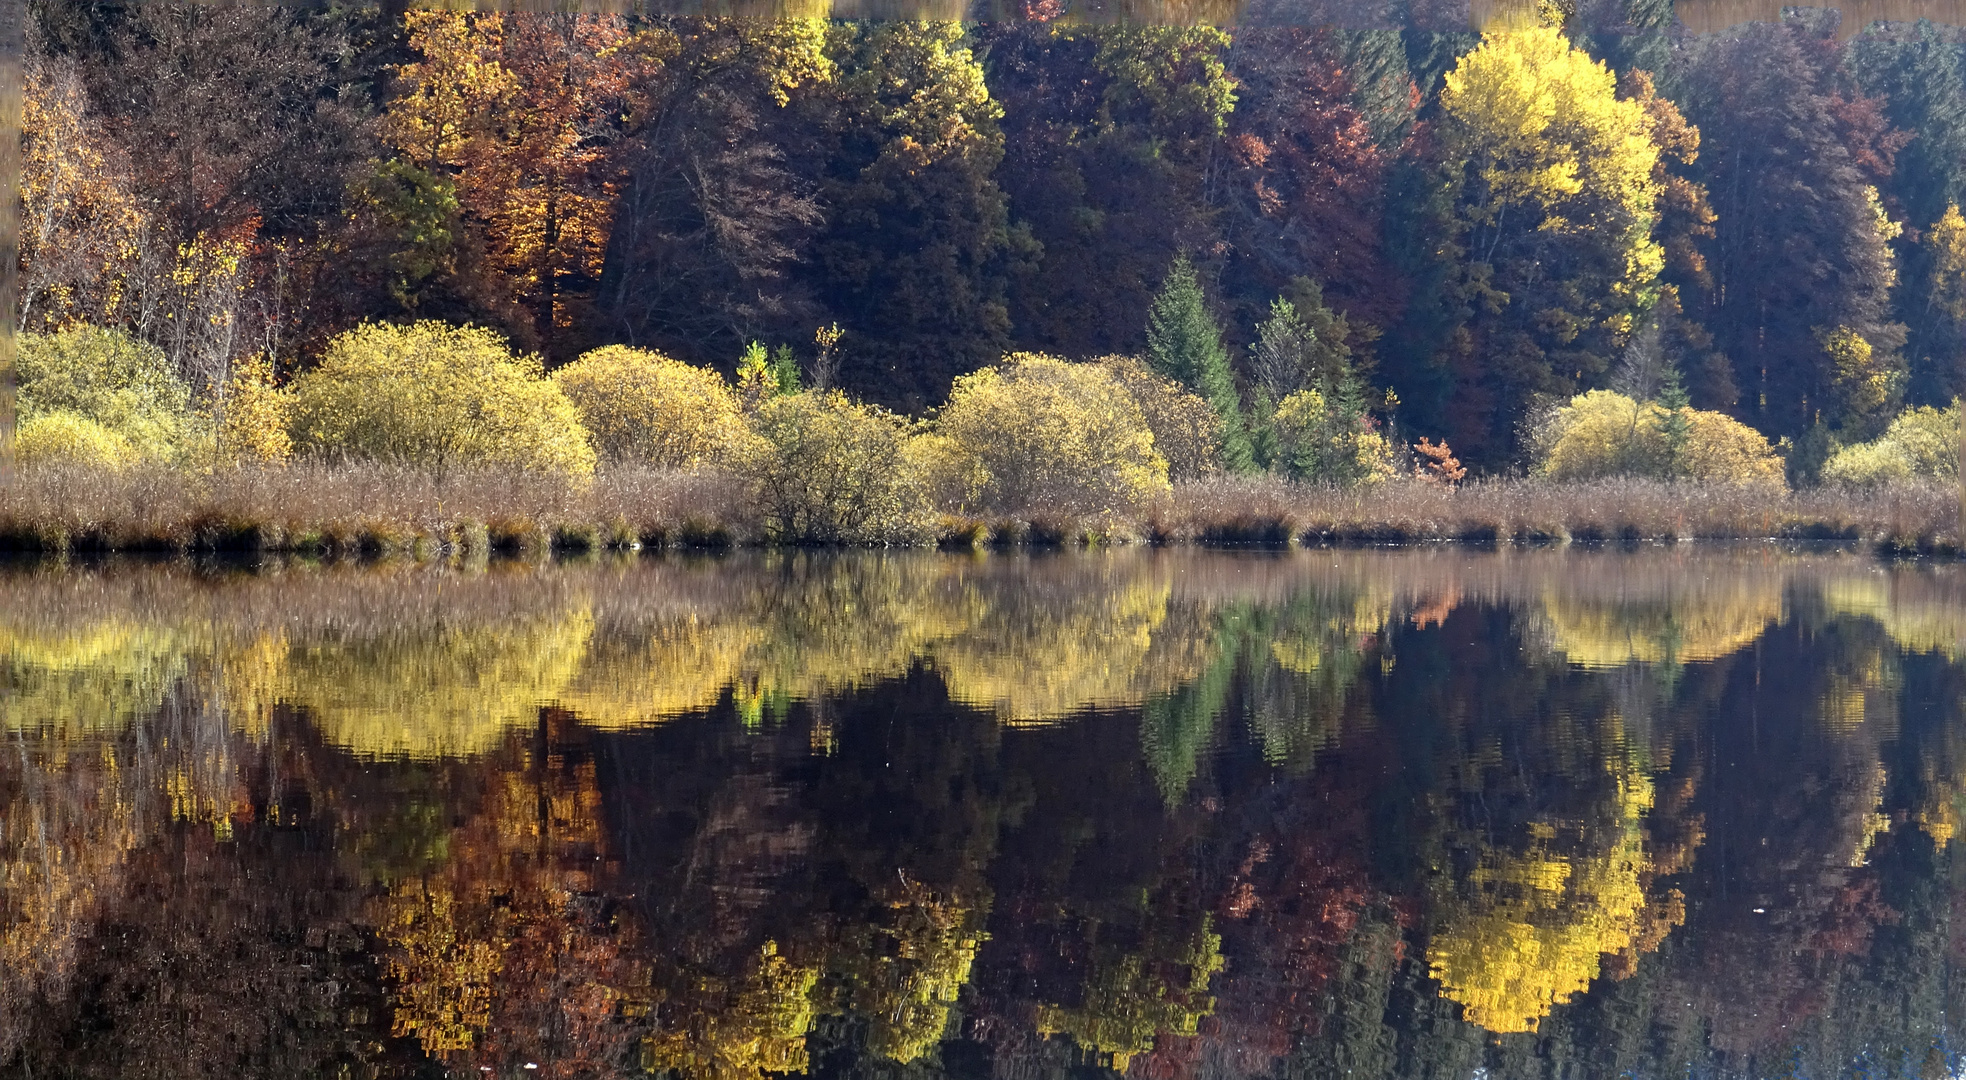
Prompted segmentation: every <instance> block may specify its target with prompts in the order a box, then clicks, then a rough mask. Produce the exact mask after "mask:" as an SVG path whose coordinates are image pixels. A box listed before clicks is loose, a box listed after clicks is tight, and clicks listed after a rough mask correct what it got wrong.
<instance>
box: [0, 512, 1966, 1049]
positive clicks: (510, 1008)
mask: <svg viewBox="0 0 1966 1080" xmlns="http://www.w3.org/2000/svg"><path fill="white" fill-rule="evenodd" d="M0 656H4V662H3V663H0V736H4V740H5V744H4V747H0V1073H4V1074H5V1075H8V1076H22V1077H29V1076H31V1077H48V1076H77V1077H94V1076H102V1077H118V1078H130V1077H179V1076H210V1077H227V1078H237V1077H303V1076H305V1077H316V1076H318V1077H347V1078H364V1077H376V1078H379V1077H438V1076H457V1077H486V1076H496V1077H588V1076H595V1077H599V1076H617V1075H619V1076H633V1075H646V1074H648V1073H649V1072H655V1073H668V1074H670V1075H673V1076H676V1077H679V1078H682V1080H741V1078H747V1077H761V1076H763V1075H765V1074H767V1073H794V1074H798V1073H810V1074H812V1075H815V1076H827V1077H846V1076H853V1077H869V1078H874V1077H879V1078H883V1080H930V1078H937V1077H951V1078H976V1080H982V1078H1001V1080H1040V1078H1057V1080H1067V1078H1070V1080H1094V1078H1097V1077H1100V1076H1110V1075H1113V1073H1115V1072H1118V1073H1124V1074H1125V1075H1127V1076H1130V1077H1137V1078H1156V1080H1158V1078H1170V1080H1171V1078H1177V1077H1291V1078H1298V1077H1303V1078H1313V1077H1316V1078H1322V1077H1340V1076H1344V1077H1374V1078H1377V1077H1401V1078H1406V1077H1413V1078H1419V1077H1429V1078H1449V1077H1452V1078H1462V1080H1466V1078H1474V1077H1488V1078H1499V1077H1530V1076H1535V1077H1617V1076H1627V1075H1628V1076H1634V1077H1684V1076H1702V1077H1705V1076H1713V1077H1734V1076H1741V1077H1747V1076H1756V1077H1764V1076H1765V1077H1774V1076H1810V1077H1830V1076H1845V1075H1849V1076H1866V1077H1878V1076H1905V1077H1937V1076H1946V1075H1952V1074H1953V1073H1954V1070H1955V1069H1956V1068H1957V1067H1958V1066H1959V1065H1960V1064H1961V1060H1962V1055H1966V964H1962V966H1961V967H1960V968H1954V967H1953V962H1954V960H1955V959H1966V910H1962V905H1966V858H1963V859H1962V861H1961V862H1960V863H1954V862H1953V861H1952V859H1951V855H1952V854H1953V853H1954V852H1957V851H1959V850H1960V849H1959V848H1958V847H1956V846H1955V842H1956V841H1957V840H1959V836H1958V832H1959V828H1960V822H1961V815H1962V812H1966V802H1962V800H1963V799H1966V567H1962V566H1957V565H1954V566H1930V565H1920V564H1897V565H1885V564H1879V563H1877V562H1875V561H1873V560H1870V559H1867V558H1863V557H1858V556H1854V555H1849V554H1839V553H1835V552H1810V551H1803V550H1795V549H1786V548H1780V547H1773V546H1766V545H1754V546H1744V547H1739V548H1724V547H1693V546H1690V545H1681V546H1677V547H1664V548H1643V549H1639V550H1634V551H1615V550H1604V551H1587V550H1575V549H1573V550H1569V551H1556V550H1550V551H1526V552H1525V551H1503V552H1500V553H1483V552H1478V551H1468V550H1465V549H1442V550H1438V551H1407V552H1375V551H1323V550H1309V551H1290V552H1268V553H1261V552H1210V551H1198V550H1171V551H1151V550H1120V551H1113V552H1092V553H1060V554H1040V555H1019V554H989V555H977V556H970V555H946V554H932V553H905V554H881V553H842V554H826V553H797V552H792V553H772V554H765V553H739V554H732V555H728V556H723V557H701V558H695V557H681V556H660V557H653V556H640V557H633V556H630V557H624V558H619V559H596V560H593V561H587V562H563V563H545V564H521V563H498V562H494V563H491V564H489V565H486V564H484V563H482V562H481V563H479V564H476V565H427V564H426V565H419V564H411V563H407V562H406V563H402V564H387V563H385V564H377V565H361V566H357V565H314V564H307V563H300V562H294V563H273V564H268V565H263V566H256V567H250V568H247V567H240V566H234V565H225V566H198V565H192V564H188V563H144V562H117V561H112V562H107V563H102V564H79V563H78V564H63V565H14V566H12V567H11V568H5V569H0ZM1955 911H1959V913H1960V915H1961V920H1960V922H1958V923H1955V922H1954V921H1953V915H1954V914H1955ZM1956 995H1958V996H1956Z"/></svg>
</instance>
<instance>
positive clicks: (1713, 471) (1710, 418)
mask: <svg viewBox="0 0 1966 1080" xmlns="http://www.w3.org/2000/svg"><path fill="white" fill-rule="evenodd" d="M1686 415H1687V421H1688V424H1687V426H1688V428H1689V431H1688V433H1687V439H1686V447H1685V449H1684V450H1682V451H1680V455H1679V471H1680V475H1682V476H1687V477H1690V478H1692V479H1694V480H1705V481H1709V482H1713V483H1723V484H1752V485H1754V486H1757V487H1764V486H1765V487H1776V488H1779V487H1785V486H1787V484H1788V480H1787V478H1786V475H1785V473H1786V470H1785V468H1784V466H1783V464H1782V456H1781V454H1779V453H1777V452H1776V450H1775V448H1774V446H1772V445H1770V444H1769V442H1768V437H1767V436H1765V435H1763V434H1762V433H1761V432H1759V431H1756V430H1755V429H1753V428H1751V427H1749V426H1747V425H1746V424H1743V423H1741V422H1740V421H1739V420H1736V419H1734V418H1733V417H1731V416H1728V415H1727V414H1725V413H1717V412H1706V411H1704V410H1701V409H1688V410H1686Z"/></svg>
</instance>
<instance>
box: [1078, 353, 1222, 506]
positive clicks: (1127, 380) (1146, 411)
mask: <svg viewBox="0 0 1966 1080" xmlns="http://www.w3.org/2000/svg"><path fill="white" fill-rule="evenodd" d="M1095 362H1096V363H1098V364H1099V365H1100V366H1102V367H1104V368H1105V369H1106V370H1107V371H1109V372H1111V373H1112V376H1113V378H1114V379H1115V380H1116V381H1118V382H1119V384H1120V385H1122V386H1124V387H1126V391H1127V393H1129V394H1132V395H1133V401H1134V404H1136V405H1138V406H1140V418H1141V419H1143V420H1145V421H1146V422H1147V430H1149V431H1151V432H1153V433H1154V449H1155V450H1156V451H1158V452H1159V453H1160V456H1162V457H1164V458H1166V459H1167V478H1168V479H1169V480H1170V481H1174V482H1176V483H1178V482H1180V481H1182V480H1197V479H1200V478H1202V477H1204V476H1209V475H1212V474H1215V473H1218V472H1220V471H1222V463H1221V460H1220V457H1221V456H1220V455H1219V454H1218V453H1217V452H1216V447H1217V446H1218V445H1219V444H1220V443H1221V440H1222V418H1221V417H1219V416H1217V415H1216V414H1215V410H1214V409H1213V408H1212V407H1210V406H1209V404H1208V402H1207V401H1205V400H1203V399H1202V398H1200V397H1198V396H1196V395H1195V394H1193V393H1191V392H1189V390H1188V388H1187V387H1185V386H1183V385H1181V384H1180V383H1179V382H1176V381H1175V380H1173V379H1169V378H1166V377H1164V376H1162V375H1160V374H1159V373H1157V372H1155V371H1154V369H1153V368H1151V367H1148V366H1147V362H1146V361H1145V360H1142V359H1140V358H1139V357H1137V356H1108V357H1103V358H1101V359H1099V360H1098V361H1095Z"/></svg>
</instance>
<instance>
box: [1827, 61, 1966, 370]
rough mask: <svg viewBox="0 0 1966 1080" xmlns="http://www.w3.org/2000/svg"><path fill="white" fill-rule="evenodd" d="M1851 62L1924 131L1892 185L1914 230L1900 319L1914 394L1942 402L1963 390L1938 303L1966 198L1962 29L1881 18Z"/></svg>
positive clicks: (1872, 90) (1903, 255)
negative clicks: (1936, 293)
mask: <svg viewBox="0 0 1966 1080" xmlns="http://www.w3.org/2000/svg"><path fill="white" fill-rule="evenodd" d="M1848 56H1849V66H1850V70H1851V72H1852V73H1853V74H1854V75H1855V77H1856V80H1857V83H1858V85H1859V86H1861V87H1862V88H1863V91H1864V93H1866V94H1868V95H1870V96H1871V97H1873V98H1877V99H1880V100H1881V101H1882V102H1883V106H1884V116H1885V117H1886V118H1887V119H1888V120H1889V121H1890V122H1891V124H1892V126H1894V127H1896V128H1898V129H1900V130H1901V131H1904V132H1907V133H1910V134H1912V135H1914V136H1915V137H1914V138H1912V140H1911V141H1910V142H1909V143H1907V144H1906V145H1905V147H1904V149H1903V150H1901V151H1899V152H1898V155H1897V161H1896V166H1897V167H1896V169H1895V170H1894V171H1893V172H1892V174H1891V178H1890V182H1889V184H1888V185H1887V186H1886V190H1887V191H1888V192H1889V194H1890V196H1891V198H1892V200H1893V201H1894V202H1895V204H1896V205H1897V206H1898V207H1900V208H1902V210H1903V212H1904V218H1905V223H1906V224H1907V225H1908V226H1910V227H1911V228H1909V229H1907V231H1906V233H1905V235H1904V236H1903V237H1901V238H1900V239H1899V242H1898V244H1897V249H1898V254H1899V257H1900V259H1901V260H1902V261H1903V264H1904V287H1903V288H1901V289H1899V290H1898V292H1897V294H1896V298H1897V309H1896V317H1897V320H1898V321H1899V322H1902V323H1904V324H1905V326H1906V327H1907V328H1908V330H1909V337H1908V339H1907V341H1906V343H1905V360H1906V365H1907V376H1908V381H1907V385H1906V388H1905V396H1906V397H1907V398H1908V399H1909V400H1910V401H1911V402H1913V403H1914V404H1920V405H1943V404H1944V403H1945V402H1947V401H1949V400H1951V398H1952V396H1953V395H1954V394H1955V393H1957V392H1958V390H1959V384H1958V382H1957V374H1956V371H1957V368H1956V362H1957V357H1958V355H1959V353H1960V351H1961V347H1962V342H1961V340H1960V338H1959V334H1958V332H1957V329H1956V327H1954V326H1953V325H1952V324H1951V322H1950V321H1949V320H1947V319H1946V318H1944V313H1943V312H1942V311H1940V310H1938V308H1937V307H1936V306H1935V305H1933V304H1932V303H1931V302H1930V299H1931V296H1932V292H1933V286H1934V284H1936V283H1937V282H1938V280H1940V279H1941V278H1942V277H1943V276H1944V275H1945V274H1946V272H1947V268H1948V267H1947V255H1948V254H1949V252H1948V251H1947V250H1946V248H1947V245H1945V244H1943V243H1934V242H1933V241H1934V240H1935V239H1946V238H1944V237H1937V236H1935V235H1934V234H1935V233H1938V232H1940V230H1939V229H1937V228H1935V227H1934V226H1935V223H1937V222H1939V221H1940V220H1941V219H1942V218H1943V217H1944V216H1945V213H1946V208H1947V207H1948V206H1952V205H1956V204H1957V203H1959V202H1960V201H1961V200H1962V198H1966V56H1962V48H1961V45H1960V44H1959V42H1958V41H1957V40H1956V34H1955V35H1948V34H1946V33H1944V32H1942V31H1941V30H1940V29H1939V28H1938V27H1935V26H1933V25H1932V24H1931V23H1929V22H1920V23H1917V24H1915V25H1913V26H1905V25H1903V24H1882V23H1880V24H1876V25H1873V26H1872V27H1871V28H1870V29H1869V30H1867V31H1865V32H1864V33H1863V34H1861V35H1859V36H1858V37H1857V39H1856V40H1855V41H1853V42H1851V43H1850V46H1849V50H1848Z"/></svg>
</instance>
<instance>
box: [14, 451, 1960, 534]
mask: <svg viewBox="0 0 1966 1080" xmlns="http://www.w3.org/2000/svg"><path fill="white" fill-rule="evenodd" d="M1959 523H1960V503H1959V493H1958V491H1957V490H1956V489H1954V488H1952V487H1950V486H1948V485H1941V484H1905V485H1898V486H1892V487H1885V488H1876V489H1831V488H1823V489H1815V490H1810V491H1802V492H1793V493H1790V492H1782V491H1777V490H1771V489H1768V488H1753V487H1745V488H1736V487H1726V486H1714V485H1698V484H1666V483H1659V482H1655V481H1645V480H1609V481H1599V482H1593V483H1569V484H1557V483H1548V482H1542V481H1533V480H1490V481H1482V482H1476V483H1468V484H1463V485H1461V486H1459V487H1446V486H1439V485H1433V484H1426V483H1422V482H1418V481H1398V482H1393V483H1388V484H1383V485H1379V486H1377V487H1372V488H1364V489H1354V490H1340V489H1336V488H1329V487H1320V486H1315V485H1304V484H1293V483H1289V482H1285V481H1282V480H1277V479H1270V478H1262V479H1214V480H1209V481H1203V482H1196V483H1190V484H1184V485H1181V486H1178V487H1176V488H1175V489H1174V490H1173V491H1172V492H1171V493H1170V494H1169V495H1167V496H1166V497H1164V498H1162V499H1160V500H1157V501H1156V502H1154V503H1152V504H1150V505H1148V506H1145V507H1143V508H1141V509H1140V510H1139V511H1138V512H1137V513H1134V514H1110V513H1109V514H1104V515H1058V514H1050V513H1046V512H1044V511H1041V510H1040V511H1033V512H1027V513H1024V514H1017V515H998V516H996V517H991V518H978V517H964V516H959V515H946V516H944V517H942V518H941V519H940V520H939V522H938V523H937V525H936V526H935V528H934V529H933V530H932V532H931V533H930V534H929V535H927V536H925V537H924V540H926V541H933V542H937V543H939V544H940V545H941V546H944V547H964V548H966V547H976V546H986V545H994V546H1003V547H1020V546H1026V547H1047V546H1072V545H1078V544H1102V543H1135V542H1141V543H1150V544H1193V545H1205V546H1212V545H1271V546H1288V545H1313V546H1319V545H1337V546H1371V545H1408V544H1430V543H1443V542H1455V543H1461V544H1470V545H1475V546H1493V545H1498V544H1513V545H1525V546H1539V545H1552V544H1568V543H1576V544H1587V545H1588V544H1615V543H1620V542H1626V543H1631V542H1643V541H1673V540H1752V539H1788V540H1816V541H1834V542H1842V543H1849V544H1863V545H1867V546H1871V547H1874V548H1875V549H1877V550H1878V551H1880V552H1882V553H1885V554H1891V555H1903V554H1921V555H1930V556H1943V557H1957V556H1958V555H1959V554H1960V553H1961V550H1962V545H1961V542H1960V531H1959V529H1960V524H1959ZM764 536H765V532H764V529H763V526H762V521H761V515H760V513H759V511H758V509H757V507H756V505H755V503H754V501H753V499H752V498H751V496H750V494H749V491H748V489H747V487H746V485H745V484H744V483H743V482H742V481H741V480H739V479H737V478H735V477H731V476H729V475H726V474H723V473H719V472H715V471H696V472H676V471H665V470H634V469H620V470H613V471H608V472H604V473H602V474H601V475H600V476H598V477H596V478H595V479H593V480H592V481H591V482H587V483H583V484H579V485H570V484H568V483H567V482H566V481H565V480H563V479H559V478H555V477H551V476H546V475H541V474H536V473H525V472H516V471H488V470H454V471H434V470H429V469H415V468H404V467H391V466H378V465H360V466H354V465H341V466H332V465H324V464H296V465H291V466H287V467H284V468H260V469H253V468H245V469H235V470H226V471H220V472H213V473H202V474H191V473H186V472H182V471H176V470H166V469H135V470H129V471H125V472H121V473H104V472H100V471H95V470H89V469H82V468H37V469H30V470H23V471H22V472H21V473H19V474H17V475H16V476H15V477H14V478H13V480H12V482H10V483H7V484H4V485H0V549H6V550H14V551H31V552H41V553H51V554H52V553H69V552H91V551H100V552H143V551H153V552H164V553H189V552H229V551H243V552H288V553H311V554H318V555H323V556H344V557H346V556H389V555H399V554H408V555H429V556H435V555H438V554H451V555H460V554H461V555H467V556H468V555H472V554H475V553H491V552H507V553H528V552H545V551H548V550H556V549H557V550H592V549H603V548H632V547H636V546H654V547H708V548H722V547H736V546H752V545H759V544H762V543H763V542H764V539H763V538H764Z"/></svg>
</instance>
